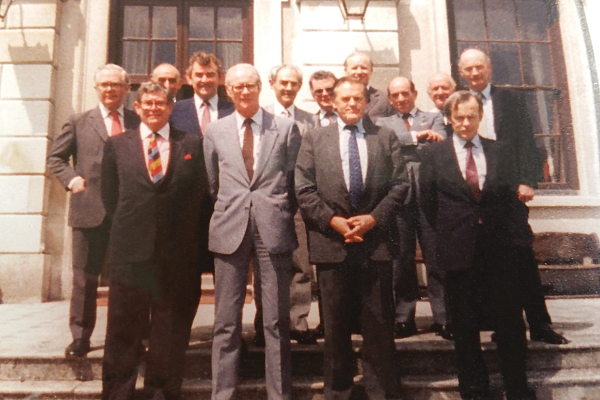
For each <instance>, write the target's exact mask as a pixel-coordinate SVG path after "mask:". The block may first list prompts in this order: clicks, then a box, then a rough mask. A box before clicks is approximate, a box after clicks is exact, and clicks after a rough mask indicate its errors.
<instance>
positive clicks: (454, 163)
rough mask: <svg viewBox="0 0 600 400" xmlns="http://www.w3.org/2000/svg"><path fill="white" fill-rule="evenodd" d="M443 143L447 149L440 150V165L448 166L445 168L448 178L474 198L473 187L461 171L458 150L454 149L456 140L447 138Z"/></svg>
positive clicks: (466, 194)
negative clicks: (457, 156)
mask: <svg viewBox="0 0 600 400" xmlns="http://www.w3.org/2000/svg"><path fill="white" fill-rule="evenodd" d="M442 145H443V146H445V148H446V149H445V151H443V152H440V158H441V160H440V161H439V164H438V165H444V166H446V167H447V168H446V169H445V171H446V174H448V180H449V181H450V182H455V184H456V187H458V188H460V190H461V191H462V192H464V195H465V196H468V197H469V198H471V199H472V198H473V196H472V195H471V189H470V188H469V185H467V181H466V180H465V178H464V177H463V175H462V173H461V172H460V167H459V165H458V159H457V158H456V152H455V151H454V141H453V140H452V139H447V140H445V141H444V142H442Z"/></svg>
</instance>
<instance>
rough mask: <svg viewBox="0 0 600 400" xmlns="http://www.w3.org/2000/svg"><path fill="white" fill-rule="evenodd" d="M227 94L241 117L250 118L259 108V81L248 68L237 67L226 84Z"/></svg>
mask: <svg viewBox="0 0 600 400" xmlns="http://www.w3.org/2000/svg"><path fill="white" fill-rule="evenodd" d="M227 94H228V95H229V97H231V100H232V101H233V104H234V105H235V110H236V111H237V112H239V113H240V114H241V115H242V116H243V117H246V118H251V117H252V116H254V114H256V112H257V111H258V109H259V108H260V104H259V102H258V99H259V95H260V81H256V78H255V77H254V75H253V74H252V71H250V70H248V69H238V70H237V72H236V73H235V75H234V76H233V77H232V79H231V82H230V85H229V86H227Z"/></svg>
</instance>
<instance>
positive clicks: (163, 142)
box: [140, 123, 171, 180]
mask: <svg viewBox="0 0 600 400" xmlns="http://www.w3.org/2000/svg"><path fill="white" fill-rule="evenodd" d="M152 132H153V131H152V130H150V128H148V127H147V126H146V125H145V124H144V123H141V124H140V137H141V139H142V147H143V148H144V161H145V162H146V170H147V171H148V176H149V177H150V180H152V175H150V168H149V166H148V146H150V136H151V135H152ZM156 133H158V135H156V145H157V146H158V152H159V153H160V165H161V166H162V172H163V177H164V176H166V175H167V167H168V166H169V158H170V157H171V143H170V142H169V136H170V131H169V124H166V125H165V126H163V127H162V128H161V129H160V130H158V131H157V132H156Z"/></svg>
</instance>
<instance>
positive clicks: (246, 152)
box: [242, 118, 254, 182]
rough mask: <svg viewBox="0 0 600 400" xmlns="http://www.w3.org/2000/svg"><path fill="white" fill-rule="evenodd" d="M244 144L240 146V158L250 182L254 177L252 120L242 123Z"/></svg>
mask: <svg viewBox="0 0 600 400" xmlns="http://www.w3.org/2000/svg"><path fill="white" fill-rule="evenodd" d="M244 126H245V129H244V143H243V145H242V157H243V158H244V165H245V166H246V171H247V172H248V178H249V179H250V182H252V178H253V177H254V134H253V133H252V118H246V120H245V121H244Z"/></svg>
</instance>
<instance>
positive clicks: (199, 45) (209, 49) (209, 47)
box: [188, 42, 215, 57]
mask: <svg viewBox="0 0 600 400" xmlns="http://www.w3.org/2000/svg"><path fill="white" fill-rule="evenodd" d="M188 46H189V53H190V54H188V57H191V56H192V54H194V53H195V52H197V51H203V52H205V53H212V54H215V47H214V42H190V43H189V44H188Z"/></svg>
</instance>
